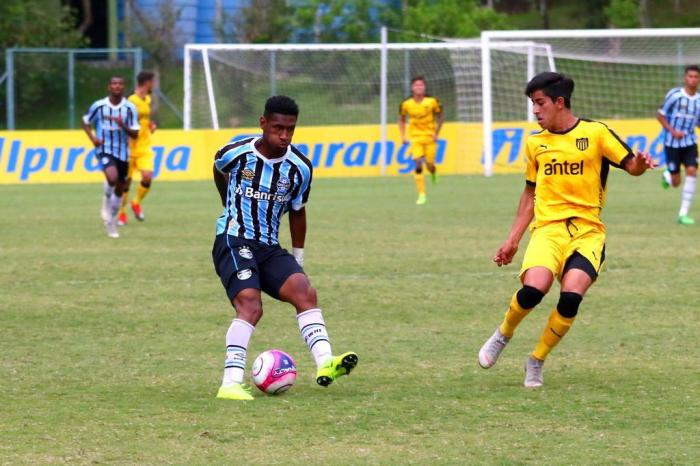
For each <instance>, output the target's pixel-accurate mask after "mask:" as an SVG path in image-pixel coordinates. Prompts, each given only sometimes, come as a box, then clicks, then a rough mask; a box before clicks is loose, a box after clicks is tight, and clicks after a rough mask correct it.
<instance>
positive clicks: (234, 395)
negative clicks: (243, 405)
mask: <svg viewBox="0 0 700 466" xmlns="http://www.w3.org/2000/svg"><path fill="white" fill-rule="evenodd" d="M216 397H217V398H221V399H224V400H242V401H250V400H254V398H253V395H252V394H251V393H250V387H248V386H247V385H243V384H242V383H235V384H233V385H227V386H223V385H222V386H221V387H220V388H219V392H218V393H217V394H216Z"/></svg>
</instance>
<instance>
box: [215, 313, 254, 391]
mask: <svg viewBox="0 0 700 466" xmlns="http://www.w3.org/2000/svg"><path fill="white" fill-rule="evenodd" d="M254 330H255V327H253V326H252V325H251V324H249V323H248V322H246V321H245V320H240V319H233V322H231V326H230V327H229V328H228V332H226V362H225V363H224V378H223V380H222V381H221V385H222V386H227V385H233V384H235V383H243V376H244V375H245V359H246V355H247V353H248V342H250V337H251V336H252V335H253V331H254Z"/></svg>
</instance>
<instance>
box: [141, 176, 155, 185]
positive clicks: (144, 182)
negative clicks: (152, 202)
mask: <svg viewBox="0 0 700 466" xmlns="http://www.w3.org/2000/svg"><path fill="white" fill-rule="evenodd" d="M151 181H153V175H152V174H151V172H143V173H141V186H143V187H144V188H149V187H150V186H151Z"/></svg>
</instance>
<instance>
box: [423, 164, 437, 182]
mask: <svg viewBox="0 0 700 466" xmlns="http://www.w3.org/2000/svg"><path fill="white" fill-rule="evenodd" d="M425 166H426V167H427V169H428V172H430V180H431V181H432V183H433V184H434V185H436V184H437V182H438V178H437V168H436V167H435V164H434V163H429V162H425Z"/></svg>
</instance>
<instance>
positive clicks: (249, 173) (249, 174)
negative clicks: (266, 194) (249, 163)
mask: <svg viewBox="0 0 700 466" xmlns="http://www.w3.org/2000/svg"><path fill="white" fill-rule="evenodd" d="M241 178H243V179H244V180H248V181H252V179H253V178H255V172H254V171H253V170H250V169H248V168H246V169H245V170H243V171H242V172H241Z"/></svg>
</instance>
